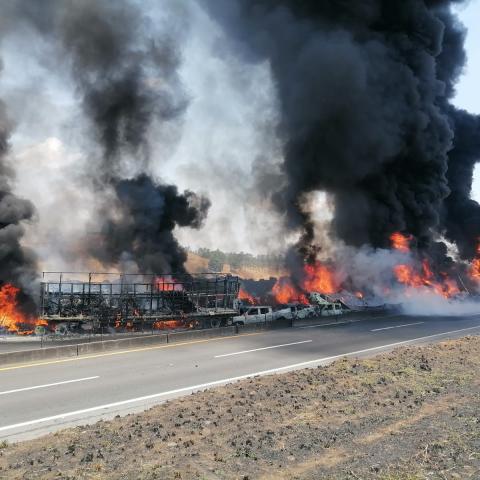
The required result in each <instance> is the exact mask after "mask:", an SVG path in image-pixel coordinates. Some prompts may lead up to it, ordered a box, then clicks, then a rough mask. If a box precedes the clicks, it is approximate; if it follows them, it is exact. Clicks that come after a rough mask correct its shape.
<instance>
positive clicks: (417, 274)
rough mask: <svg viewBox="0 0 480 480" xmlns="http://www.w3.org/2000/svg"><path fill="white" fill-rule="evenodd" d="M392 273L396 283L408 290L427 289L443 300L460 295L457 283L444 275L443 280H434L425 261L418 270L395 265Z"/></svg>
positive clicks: (403, 265)
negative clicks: (443, 298)
mask: <svg viewBox="0 0 480 480" xmlns="http://www.w3.org/2000/svg"><path fill="white" fill-rule="evenodd" d="M393 271H394V273H395V277H396V278H397V280H398V282H400V283H402V284H403V285H405V286H407V287H409V288H414V289H417V290H418V289H427V290H430V291H433V292H434V293H436V294H437V295H441V296H443V297H445V298H450V297H452V296H453V295H456V294H458V293H460V289H459V288H458V285H457V282H455V280H452V279H451V278H449V277H448V276H447V275H446V274H443V275H442V277H443V278H442V280H441V281H437V280H435V279H434V275H433V272H432V270H431V268H430V264H429V263H428V261H427V260H423V262H422V266H421V268H420V269H416V268H414V267H412V266H411V265H405V264H401V265H396V266H395V267H394V269H393ZM407 293H408V292H407Z"/></svg>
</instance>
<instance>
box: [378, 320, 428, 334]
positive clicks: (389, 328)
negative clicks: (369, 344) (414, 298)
mask: <svg viewBox="0 0 480 480" xmlns="http://www.w3.org/2000/svg"><path fill="white" fill-rule="evenodd" d="M423 323H425V322H415V323H405V324H403V325H393V326H392V327H382V328H374V329H373V330H370V331H371V332H379V331H380V330H391V329H392V328H403V327H410V326H411V325H422V324H423Z"/></svg>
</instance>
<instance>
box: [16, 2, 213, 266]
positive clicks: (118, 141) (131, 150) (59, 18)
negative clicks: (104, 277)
mask: <svg viewBox="0 0 480 480" xmlns="http://www.w3.org/2000/svg"><path fill="white" fill-rule="evenodd" d="M17 7H18V11H20V13H21V15H22V18H23V19H26V20H27V21H29V22H30V23H31V24H32V25H33V26H34V27H35V29H36V30H37V32H38V33H40V34H41V35H42V36H44V37H46V38H48V40H49V41H50V42H51V43H52V44H53V45H54V48H55V51H56V53H57V54H58V55H59V56H60V58H62V59H63V60H64V62H63V63H64V65H66V66H68V67H69V68H70V70H71V75H72V79H73V81H74V83H75V85H76V90H77V94H78V95H79V96H80V99H81V103H82V107H83V111H84V113H85V114H86V116H87V118H88V120H89V122H90V129H91V134H92V136H93V137H94V139H95V141H96V142H97V144H98V145H99V146H100V152H99V153H98V154H97V155H96V154H95V153H93V154H92V158H91V159H90V161H89V164H88V165H87V172H86V173H87V175H88V177H89V181H90V182H91V183H92V185H93V187H94V188H95V190H96V199H95V200H96V203H97V204H99V205H101V207H100V211H99V212H98V213H99V215H98V218H97V220H96V222H94V223H99V224H100V226H99V230H100V231H99V232H98V233H99V234H100V241H99V240H98V238H95V239H94V241H93V240H91V237H90V239H86V240H85V241H86V244H87V245H86V246H87V250H88V251H89V253H90V254H91V255H93V256H95V257H96V258H97V259H98V260H100V261H101V262H102V263H103V265H105V266H107V267H108V266H112V267H117V268H121V267H125V266H126V265H127V263H128V265H130V266H129V268H133V269H135V270H138V269H140V270H143V271H146V272H154V271H155V272H160V273H161V272H171V271H172V270H173V271H182V272H183V270H184V269H183V263H184V261H185V259H186V254H185V252H184V250H183V249H182V248H181V247H180V245H179V244H178V242H177V241H176V240H175V237H174V235H173V230H174V228H175V227H176V226H189V227H193V228H199V227H200V225H201V222H202V220H203V219H204V218H205V215H206V212H207V210H208V207H209V205H210V203H209V201H208V200H207V199H205V198H204V197H202V196H197V195H196V194H194V193H193V192H191V191H186V192H185V193H183V194H180V193H179V192H178V191H177V189H176V187H174V186H169V185H163V184H162V183H161V182H160V181H159V180H157V179H154V178H153V176H152V175H151V173H150V172H151V168H150V167H151V160H152V158H151V146H150V141H151V138H150V136H151V133H152V128H153V126H157V127H158V125H159V126H160V129H164V130H168V129H170V131H171V130H173V129H177V130H179V129H180V128H181V118H182V115H183V113H184V111H185V109H186V107H187V105H188V101H187V97H186V95H185V94H184V92H183V90H182V86H181V82H180V80H179V77H178V73H177V69H178V66H179V64H180V55H179V52H178V51H177V44H178V40H179V36H178V32H176V31H174V29H173V28H171V29H166V28H165V29H163V30H162V29H157V28H155V26H154V25H153V21H152V19H151V18H150V17H148V16H146V15H144V14H143V12H142V10H141V9H140V8H139V6H138V5H136V4H135V3H134V2H129V1H126V0H125V1H123V0H122V1H116V2H111V1H96V0H95V1H93V0H88V1H85V2H81V3H78V2H74V1H68V2H64V1H55V0H51V1H48V2H46V3H45V5H44V7H45V8H42V9H38V8H37V7H36V6H35V5H32V4H31V2H19V3H18V4H17ZM158 130H159V129H158V128H157V129H156V132H157V133H158ZM162 140H164V141H165V138H162ZM91 227H92V229H93V230H94V229H95V225H94V224H92V226H91ZM97 237H98V236H97ZM126 259H127V260H126ZM126 261H127V263H126Z"/></svg>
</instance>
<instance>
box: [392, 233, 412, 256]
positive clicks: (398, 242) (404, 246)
mask: <svg viewBox="0 0 480 480" xmlns="http://www.w3.org/2000/svg"><path fill="white" fill-rule="evenodd" d="M411 240H412V236H411V235H403V234H402V233H400V232H393V233H392V234H391V235H390V241H391V242H392V248H394V249H395V250H398V251H399V252H403V253H407V252H409V251H410V241H411Z"/></svg>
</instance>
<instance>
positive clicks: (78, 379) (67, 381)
mask: <svg viewBox="0 0 480 480" xmlns="http://www.w3.org/2000/svg"><path fill="white" fill-rule="evenodd" d="M96 378H100V377H99V376H98V375H96V376H94V377H84V378H76V379H74V380H64V381H63V382H55V383H46V384H45V385H35V386H33V387H24V388H15V389H14V390H6V391H4V392H0V395H8V394H10V393H18V392H27V391H29V390H38V389H39V388H48V387H56V386H57V385H67V384H68V383H77V382H85V381H86V380H95V379H96Z"/></svg>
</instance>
